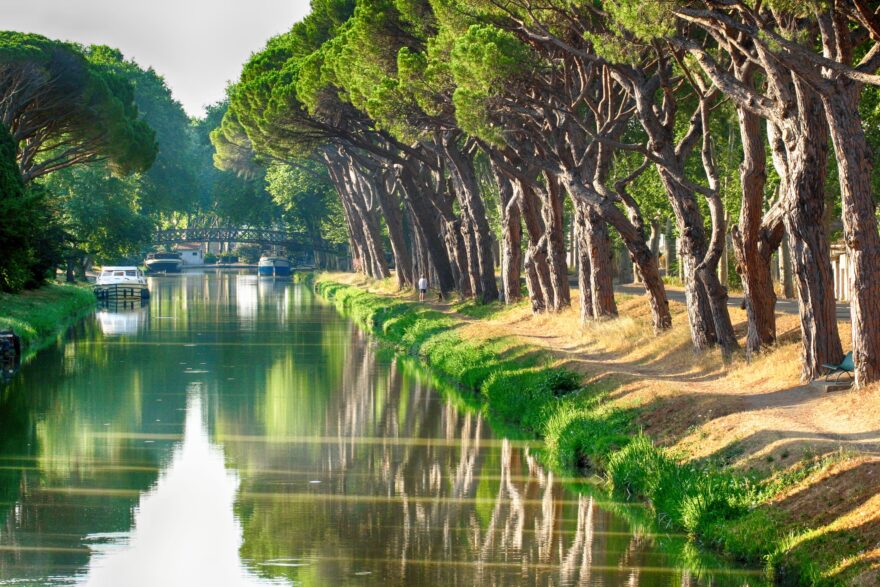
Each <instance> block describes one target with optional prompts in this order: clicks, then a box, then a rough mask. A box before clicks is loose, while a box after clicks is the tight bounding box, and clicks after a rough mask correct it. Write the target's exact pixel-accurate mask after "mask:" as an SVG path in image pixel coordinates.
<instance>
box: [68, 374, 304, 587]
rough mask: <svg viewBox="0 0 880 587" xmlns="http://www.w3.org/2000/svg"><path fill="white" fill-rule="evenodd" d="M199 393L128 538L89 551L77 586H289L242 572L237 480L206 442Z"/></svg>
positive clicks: (192, 395) (218, 450) (196, 389)
mask: <svg viewBox="0 0 880 587" xmlns="http://www.w3.org/2000/svg"><path fill="white" fill-rule="evenodd" d="M201 390H202V388H201V386H200V385H198V384H194V385H192V386H190V389H189V393H188V395H189V399H188V401H187V407H186V424H185V428H184V434H183V441H182V442H181V443H180V444H179V445H178V446H177V447H176V448H175V450H174V453H173V455H172V457H171V460H170V463H169V464H168V465H167V468H166V469H165V470H164V471H163V472H162V474H161V475H160V476H159V479H158V481H157V482H156V485H155V486H154V487H152V488H150V490H149V491H147V492H146V493H144V495H143V496H142V497H141V498H140V502H139V504H138V506H137V508H136V509H135V514H134V523H133V528H132V530H131V532H130V533H123V534H120V535H116V536H111V537H110V539H109V540H107V541H103V542H99V543H98V544H97V545H96V546H94V547H92V556H91V559H90V561H89V568H88V571H87V574H86V576H85V578H84V579H83V580H82V581H80V582H79V584H82V585H86V586H90V587H103V586H107V587H111V586H116V585H127V586H131V587H137V586H141V585H143V586H144V587H155V586H156V585H229V586H230V587H239V586H240V587H245V586H257V585H268V584H272V585H287V584H289V583H288V582H286V581H277V582H276V581H271V582H267V581H265V580H261V579H259V578H257V577H256V576H255V575H254V574H253V573H251V572H249V571H248V570H247V569H246V568H244V567H243V566H242V564H241V560H240V559H239V557H238V549H239V548H240V546H241V524H240V523H239V521H238V520H237V519H236V518H235V516H234V515H233V504H234V502H235V493H236V490H237V489H238V484H239V478H238V475H237V474H236V473H235V471H231V470H228V469H227V468H226V465H225V462H224V455H223V449H222V447H219V446H217V445H214V444H212V443H211V442H210V440H209V438H208V430H207V426H206V419H205V414H204V410H203V404H202V394H201ZM100 538H101V537H100V536H97V537H95V536H87V537H86V539H87V540H95V539H100ZM158 561H161V564H157V562H158Z"/></svg>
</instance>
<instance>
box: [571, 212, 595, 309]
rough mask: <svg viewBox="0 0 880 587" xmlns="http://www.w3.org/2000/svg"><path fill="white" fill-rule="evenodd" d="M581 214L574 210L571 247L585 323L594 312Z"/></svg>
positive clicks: (587, 253) (587, 245)
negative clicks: (572, 242)
mask: <svg viewBox="0 0 880 587" xmlns="http://www.w3.org/2000/svg"><path fill="white" fill-rule="evenodd" d="M583 216H584V215H583V213H581V212H580V211H578V210H575V218H574V222H573V224H574V227H575V241H574V246H573V248H574V253H575V256H576V258H577V265H578V273H577V276H578V289H579V290H580V293H581V296H580V297H581V300H580V316H581V324H586V323H587V322H589V321H591V320H593V319H594V318H595V314H593V311H594V310H593V284H592V283H591V281H590V276H591V270H590V245H589V243H587V235H586V227H585V226H584V224H585V221H584V219H583Z"/></svg>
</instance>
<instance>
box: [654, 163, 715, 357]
mask: <svg viewBox="0 0 880 587" xmlns="http://www.w3.org/2000/svg"><path fill="white" fill-rule="evenodd" d="M658 172H659V173H660V178H661V180H662V181H663V184H664V186H665V188H666V192H667V194H668V195H669V200H670V203H671V205H672V210H673V212H674V213H675V220H676V225H677V227H678V233H679V235H681V236H680V238H679V243H680V246H679V250H678V257H679V263H681V266H682V272H683V275H684V295H685V301H686V305H687V313H688V324H689V326H690V330H691V342H692V343H693V346H694V349H695V350H697V351H704V350H706V349H708V348H709V347H711V346H713V345H715V343H717V342H718V338H717V336H716V334H715V321H714V320H713V319H712V306H711V305H710V303H709V296H708V295H707V292H706V290H705V288H704V287H703V284H702V282H701V280H700V278H699V276H698V275H697V267H698V266H699V264H700V263H701V262H702V260H703V258H704V257H705V255H706V248H707V245H706V233H705V231H704V230H703V217H702V215H701V214H700V211H699V208H698V207H697V201H696V199H695V198H694V195H693V193H691V192H690V191H688V190H685V189H683V188H682V187H681V186H680V185H679V184H678V182H677V181H675V179H674V178H672V177H670V176H669V174H668V173H667V172H666V171H665V170H664V169H663V167H660V166H658Z"/></svg>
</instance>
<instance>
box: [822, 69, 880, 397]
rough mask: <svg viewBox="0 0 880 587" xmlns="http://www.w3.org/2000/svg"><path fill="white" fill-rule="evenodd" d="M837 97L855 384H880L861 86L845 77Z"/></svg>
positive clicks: (831, 118)
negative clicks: (860, 104)
mask: <svg viewBox="0 0 880 587" xmlns="http://www.w3.org/2000/svg"><path fill="white" fill-rule="evenodd" d="M835 87H836V89H837V92H835V93H834V94H833V95H824V96H823V99H824V102H825V112H826V115H827V118H828V123H829V127H830V131H831V139H832V141H833V143H834V154H835V157H836V159H837V169H838V175H839V178H840V192H841V195H842V200H843V213H842V216H843V234H844V240H845V241H846V247H847V252H848V254H849V264H850V266H851V267H852V271H851V272H850V273H849V279H850V283H849V285H850V291H851V292H852V295H851V296H850V314H851V320H852V340H853V347H852V348H853V359H854V361H855V384H856V386H857V387H861V386H863V385H866V384H868V383H872V382H874V381H877V380H878V379H880V261H878V259H880V233H878V229H877V216H876V210H875V205H874V199H873V190H872V187H871V168H872V164H871V156H870V148H869V147H868V143H867V140H866V139H865V132H864V130H863V127H862V121H861V117H860V116H859V97H860V90H861V84H857V83H856V82H854V81H853V80H850V79H848V78H844V77H842V76H841V77H840V78H838V79H837V80H836V82H835Z"/></svg>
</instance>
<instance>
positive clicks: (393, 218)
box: [375, 182, 415, 288]
mask: <svg viewBox="0 0 880 587" xmlns="http://www.w3.org/2000/svg"><path fill="white" fill-rule="evenodd" d="M388 187H389V186H387V185H385V182H376V184H375V188H376V194H377V195H378V199H379V206H380V207H381V208H382V216H383V217H384V218H385V226H387V227H388V239H389V240H390V241H391V252H392V254H393V255H394V267H395V268H396V271H395V272H396V273H397V284H398V286H399V287H400V288H406V287H413V286H414V285H415V280H414V278H413V274H412V255H411V254H410V250H409V249H408V248H407V247H406V240H405V239H404V234H403V217H402V214H401V211H400V202H399V201H398V198H397V197H396V195H395V194H394V193H393V192H392V191H390V190H389V189H388Z"/></svg>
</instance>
